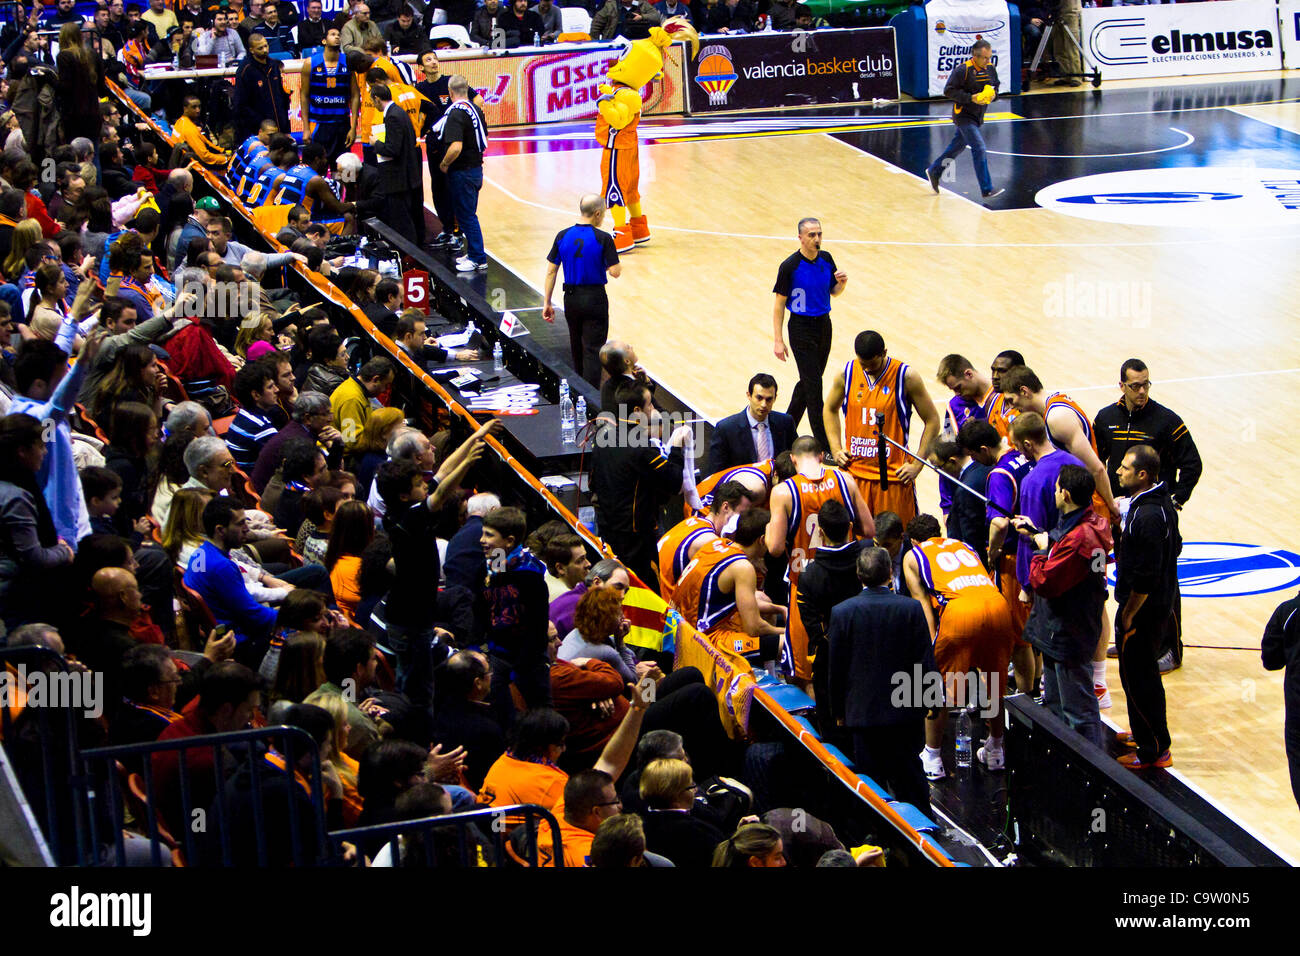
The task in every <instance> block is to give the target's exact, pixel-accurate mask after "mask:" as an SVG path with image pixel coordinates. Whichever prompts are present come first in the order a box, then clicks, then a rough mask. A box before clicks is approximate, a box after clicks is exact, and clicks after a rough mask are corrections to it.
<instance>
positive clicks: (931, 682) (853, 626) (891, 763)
mask: <svg viewBox="0 0 1300 956" xmlns="http://www.w3.org/2000/svg"><path fill="white" fill-rule="evenodd" d="M818 553H819V555H820V550H819V552H818ZM891 568H892V563H891V562H890V560H889V552H887V551H886V550H885V549H884V548H864V549H863V550H862V551H861V552H860V553H859V554H858V561H857V572H858V579H859V580H860V581H861V582H862V584H863V588H864V589H863V591H862V593H861V594H859V595H858V596H857V597H855V598H850V599H849V600H847V601H845V602H843V603H842V604H840V605H839V606H838V607H837V608H835V610H834V611H832V612H831V626H830V632H829V635H828V642H829V645H830V646H829V654H830V669H829V672H828V674H827V678H828V682H829V686H830V716H831V718H832V719H833V720H834V721H835V722H836V723H837V724H841V725H843V726H844V727H847V728H848V729H849V730H850V731H852V732H853V762H854V763H855V764H856V765H857V767H858V769H859V770H861V771H862V772H863V773H865V774H867V776H869V777H871V778H872V779H873V780H875V781H876V782H877V783H879V784H881V785H882V786H884V787H887V788H888V789H889V791H890V792H891V793H893V795H894V796H895V797H896V798H897V799H899V800H904V801H906V802H908V803H911V804H912V805H913V806H915V807H917V808H918V809H920V810H921V811H922V812H924V813H925V814H927V815H929V813H930V785H929V784H928V783H926V780H925V773H924V772H923V771H922V769H921V747H922V745H923V744H924V742H925V714H926V710H927V706H926V701H925V694H926V689H927V688H935V687H937V688H940V690H939V691H938V702H939V705H942V702H943V692H942V686H943V679H942V677H940V676H939V672H938V669H937V668H936V667H935V664H934V650H933V647H932V646H931V644H930V629H929V627H928V626H927V625H926V623H925V614H924V612H923V611H922V610H921V605H920V604H919V603H918V602H917V601H914V600H913V599H912V598H909V597H903V596H902V595H900V594H895V593H894V592H893V591H891V590H889V578H890V573H891ZM800 586H801V587H802V580H801V581H800ZM898 675H903V676H905V677H906V680H905V681H904V682H903V683H902V684H901V685H900V683H899V681H898V679H897V676H898Z"/></svg>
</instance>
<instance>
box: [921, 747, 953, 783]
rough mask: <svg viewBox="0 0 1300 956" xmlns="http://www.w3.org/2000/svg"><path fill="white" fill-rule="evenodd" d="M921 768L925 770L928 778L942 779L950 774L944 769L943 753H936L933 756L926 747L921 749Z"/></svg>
mask: <svg viewBox="0 0 1300 956" xmlns="http://www.w3.org/2000/svg"><path fill="white" fill-rule="evenodd" d="M921 769H922V770H924V771H925V776H926V779H928V780H942V779H943V778H944V777H946V776H948V772H947V771H946V770H944V769H943V755H942V754H935V755H934V756H933V757H931V756H930V751H929V750H926V749H922V750H921Z"/></svg>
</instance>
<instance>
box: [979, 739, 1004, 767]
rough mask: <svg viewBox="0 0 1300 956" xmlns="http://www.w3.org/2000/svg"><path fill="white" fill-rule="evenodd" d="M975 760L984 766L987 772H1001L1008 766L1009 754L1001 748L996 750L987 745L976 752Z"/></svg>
mask: <svg viewBox="0 0 1300 956" xmlns="http://www.w3.org/2000/svg"><path fill="white" fill-rule="evenodd" d="M975 758H976V759H977V760H979V762H980V763H982V764H983V765H984V768H985V769H986V770H1001V769H1002V768H1003V767H1005V766H1006V765H1007V754H1006V751H1005V750H1003V749H1002V748H1001V747H999V748H998V749H997V750H994V749H993V748H991V747H989V746H988V745H985V746H983V747H981V748H980V749H979V750H977V751H975Z"/></svg>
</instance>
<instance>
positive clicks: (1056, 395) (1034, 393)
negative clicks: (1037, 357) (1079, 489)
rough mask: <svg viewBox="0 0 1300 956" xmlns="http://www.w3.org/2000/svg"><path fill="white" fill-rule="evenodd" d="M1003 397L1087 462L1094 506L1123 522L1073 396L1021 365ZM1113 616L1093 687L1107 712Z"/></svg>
mask: <svg viewBox="0 0 1300 956" xmlns="http://www.w3.org/2000/svg"><path fill="white" fill-rule="evenodd" d="M1001 388H1002V394H1003V395H1005V396H1006V397H1007V401H1008V402H1009V403H1010V404H1011V405H1013V406H1014V407H1015V409H1016V411H1017V412H1037V413H1038V414H1040V415H1042V416H1043V421H1044V422H1046V423H1047V437H1048V438H1049V439H1051V442H1052V444H1053V445H1055V446H1056V447H1057V448H1059V449H1061V450H1062V451H1068V452H1069V453H1070V454H1071V455H1073V456H1074V457H1075V458H1077V459H1079V460H1080V461H1081V462H1083V466H1084V467H1085V468H1087V469H1088V473H1089V474H1090V475H1092V480H1093V481H1094V482H1096V485H1097V488H1096V491H1094V492H1093V495H1092V507H1093V510H1094V511H1096V512H1097V514H1099V515H1102V516H1108V517H1109V518H1110V522H1111V524H1112V525H1113V524H1117V523H1118V522H1119V509H1118V508H1117V507H1115V496H1114V495H1113V494H1112V493H1111V489H1110V475H1109V474H1108V473H1107V472H1106V463H1105V462H1103V461H1102V460H1101V457H1100V456H1099V455H1098V454H1097V439H1096V437H1095V436H1094V435H1093V434H1092V419H1091V418H1089V417H1088V415H1087V414H1086V413H1085V412H1084V410H1083V409H1082V408H1080V407H1079V406H1078V405H1077V404H1076V403H1075V401H1074V399H1072V398H1070V396H1068V395H1065V394H1062V393H1061V392H1052V393H1051V394H1048V392H1047V390H1046V389H1045V388H1043V383H1042V381H1040V380H1039V378H1038V376H1037V375H1035V374H1034V370H1033V369H1031V368H1028V367H1027V366H1024V365H1017V366H1015V367H1014V368H1010V369H1007V371H1005V372H1003V373H1002V382H1001ZM1110 636H1111V624H1110V614H1109V613H1106V612H1103V613H1102V615H1101V640H1100V641H1099V642H1098V644H1097V652H1096V654H1094V656H1093V659H1092V687H1093V691H1094V692H1095V693H1096V695H1097V699H1098V701H1099V702H1100V703H1099V705H1098V706H1100V707H1101V708H1102V709H1103V710H1104V709H1105V708H1107V707H1109V706H1110V691H1109V690H1108V689H1107V686H1106V648H1107V647H1109V646H1110Z"/></svg>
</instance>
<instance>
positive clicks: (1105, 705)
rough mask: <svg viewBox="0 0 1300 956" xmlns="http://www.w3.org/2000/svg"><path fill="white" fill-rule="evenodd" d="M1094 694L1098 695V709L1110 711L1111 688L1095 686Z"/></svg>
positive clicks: (1103, 685)
mask: <svg viewBox="0 0 1300 956" xmlns="http://www.w3.org/2000/svg"><path fill="white" fill-rule="evenodd" d="M1092 692H1093V693H1094V694H1096V695H1097V708H1098V709H1099V710H1109V709H1110V705H1111V700H1110V688H1109V687H1107V686H1106V685H1105V684H1093V685H1092Z"/></svg>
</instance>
